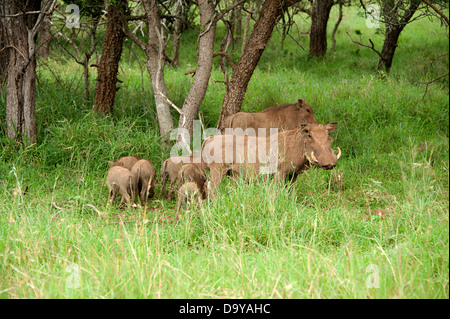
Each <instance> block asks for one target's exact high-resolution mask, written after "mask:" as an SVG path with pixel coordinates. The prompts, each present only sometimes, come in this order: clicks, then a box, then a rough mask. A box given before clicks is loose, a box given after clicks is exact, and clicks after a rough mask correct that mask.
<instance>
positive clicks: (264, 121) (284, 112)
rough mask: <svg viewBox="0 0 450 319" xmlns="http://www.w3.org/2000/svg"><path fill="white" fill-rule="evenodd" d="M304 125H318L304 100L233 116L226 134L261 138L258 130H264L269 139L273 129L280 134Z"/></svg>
mask: <svg viewBox="0 0 450 319" xmlns="http://www.w3.org/2000/svg"><path fill="white" fill-rule="evenodd" d="M302 124H317V120H316V118H315V117H314V113H313V109H312V107H311V105H308V104H306V102H305V99H304V98H303V99H301V100H298V101H297V103H293V104H281V105H277V106H273V107H269V108H267V109H265V110H263V111H261V112H257V113H249V112H238V113H236V114H233V115H231V116H229V117H228V118H227V119H226V121H225V134H236V135H256V136H261V134H259V133H258V129H264V131H265V134H266V137H269V136H270V134H271V133H270V129H271V128H276V129H278V132H280V131H287V130H293V129H296V128H300V127H301V125H302ZM227 128H229V129H233V132H230V133H228V130H227ZM239 129H242V131H241V130H239ZM261 137H264V136H261Z"/></svg>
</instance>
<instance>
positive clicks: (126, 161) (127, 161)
mask: <svg viewBox="0 0 450 319" xmlns="http://www.w3.org/2000/svg"><path fill="white" fill-rule="evenodd" d="M138 160H139V158H137V157H136V156H124V157H121V158H119V159H118V160H117V161H115V162H113V161H109V162H108V164H109V167H113V166H122V167H125V168H128V169H129V170H130V171H131V168H132V167H133V165H134V164H135V163H136V162H137V161H138Z"/></svg>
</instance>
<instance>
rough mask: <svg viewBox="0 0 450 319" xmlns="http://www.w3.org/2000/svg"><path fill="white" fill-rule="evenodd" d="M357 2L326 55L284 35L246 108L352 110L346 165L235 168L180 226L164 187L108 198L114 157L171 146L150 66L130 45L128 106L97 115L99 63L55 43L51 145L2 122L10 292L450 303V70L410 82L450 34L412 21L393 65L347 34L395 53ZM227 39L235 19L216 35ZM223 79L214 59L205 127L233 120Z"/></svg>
mask: <svg viewBox="0 0 450 319" xmlns="http://www.w3.org/2000/svg"><path fill="white" fill-rule="evenodd" d="M334 10H335V9H333V12H332V17H331V20H332V21H334V20H333V19H335V18H336V12H335V11H334ZM344 14H345V15H344V19H343V21H342V25H341V27H340V29H339V32H338V34H337V46H336V50H335V52H333V53H329V54H328V55H327V56H326V57H325V58H323V59H312V58H310V57H308V56H307V53H306V52H304V51H302V50H301V49H300V48H299V47H298V46H297V45H296V44H295V42H294V41H292V40H289V38H287V40H286V42H285V50H284V51H283V52H280V38H279V35H278V34H277V33H276V32H274V34H273V36H272V39H271V40H270V43H269V45H268V47H267V48H266V51H265V52H264V54H263V56H262V58H261V61H260V63H259V64H258V67H257V69H256V70H255V73H254V75H253V77H252V80H251V81H250V84H249V87H248V91H247V94H246V99H245V101H244V104H243V110H245V111H259V110H261V109H264V108H265V107H268V106H272V105H274V104H278V103H290V102H294V101H296V100H297V99H299V98H302V97H305V98H306V101H307V103H309V104H310V105H312V106H313V108H314V112H315V116H316V118H317V120H318V121H319V122H320V123H328V122H332V121H336V122H339V124H338V126H337V131H336V132H335V133H333V134H332V135H333V137H334V138H335V140H334V142H333V145H334V146H339V147H340V148H341V149H342V152H343V155H342V158H341V159H340V160H339V162H338V165H337V167H336V168H335V169H334V170H332V171H323V170H320V169H317V168H313V169H310V170H309V171H307V172H305V173H304V174H302V175H301V176H299V178H298V179H297V181H296V182H295V183H294V184H293V185H291V186H290V187H280V186H279V185H277V184H276V183H275V182H274V181H271V180H268V181H260V180H253V181H250V182H244V181H241V180H238V181H235V180H232V179H228V178H225V179H224V180H223V182H222V183H221V185H220V187H219V192H218V196H217V200H216V201H214V202H213V201H211V200H206V201H205V202H204V203H203V205H202V206H201V207H199V208H195V207H194V208H191V209H190V210H189V211H188V212H183V218H182V220H181V221H180V222H179V223H178V224H177V225H176V226H175V225H174V224H173V218H174V214H175V201H166V200H162V199H161V198H160V196H159V194H160V185H158V187H157V191H156V197H155V199H154V200H153V201H151V202H150V203H149V207H148V209H147V210H145V209H143V208H131V209H124V208H117V207H116V205H117V204H118V201H116V202H115V203H114V205H112V206H108V205H107V194H108V190H107V187H106V185H105V175H106V172H107V170H108V164H107V162H108V160H113V159H117V158H119V157H120V156H123V155H138V156H140V157H143V158H148V159H150V160H151V161H152V163H153V164H154V166H155V168H156V169H157V170H158V171H159V169H160V166H161V163H162V161H163V160H164V159H165V158H166V157H167V156H169V151H170V143H169V144H168V145H166V144H164V143H162V141H161V139H160V137H159V134H158V125H157V119H156V112H155V109H154V102H153V98H152V92H151V85H150V81H149V77H148V73H147V71H146V69H145V67H144V65H142V62H143V60H141V61H140V62H139V61H133V62H132V63H131V65H129V64H128V61H129V59H128V58H129V46H126V47H125V50H124V55H123V60H122V63H121V67H120V71H119V78H120V79H121V80H122V81H123V83H122V84H121V88H120V89H119V91H118V92H117V96H116V105H115V109H114V113H113V115H110V116H106V117H104V116H97V115H94V114H93V113H92V112H91V106H92V96H91V97H90V98H89V99H88V100H85V99H84V97H83V85H82V79H81V75H82V70H81V69H80V67H79V66H78V65H76V64H75V63H73V62H70V60H67V61H66V60H65V59H63V58H62V57H61V56H62V52H59V51H58V47H57V46H56V47H54V50H55V51H54V56H53V57H51V58H50V60H49V61H48V62H47V63H48V65H49V66H50V67H51V71H50V68H49V67H46V66H45V65H43V64H40V65H39V81H38V86H37V87H38V92H37V94H38V96H37V107H36V109H37V112H36V114H37V120H38V142H37V143H36V144H35V145H31V146H29V147H23V146H20V145H16V144H15V143H14V142H11V141H9V140H8V139H7V138H6V137H5V133H4V131H0V144H1V147H0V156H1V158H0V239H1V240H0V296H1V297H3V298H448V297H449V288H448V285H449V279H448V278H449V272H448V269H449V253H448V252H449V245H448V238H449V233H448V230H449V226H448V216H449V215H448V211H449V201H448V198H449V197H448V196H449V195H448V187H449V175H448V169H449V165H448V163H449V155H448V151H449V148H448V136H449V132H448V124H449V119H448V114H449V111H448V110H449V109H448V106H449V98H448V79H443V80H441V81H438V82H436V83H435V84H434V85H432V86H430V87H429V89H428V92H427V94H426V95H425V96H424V93H425V88H424V87H423V86H420V85H413V84H411V83H412V82H417V81H424V80H430V79H432V78H435V77H437V76H438V75H441V74H442V73H443V72H445V70H447V72H448V59H439V60H437V61H435V62H434V63H433V64H432V63H431V62H432V61H433V60H434V59H436V58H437V57H438V56H439V55H441V54H443V53H445V52H448V41H447V38H446V31H445V30H444V29H442V28H441V27H440V25H439V23H438V22H437V21H434V20H433V21H429V20H420V21H417V22H415V23H414V24H411V25H409V26H407V28H406V29H405V31H404V33H402V35H401V41H400V43H399V47H398V49H397V52H396V57H395V59H394V64H393V68H392V71H391V74H390V75H388V76H380V75H378V74H377V73H376V64H377V56H376V55H375V54H374V53H373V52H371V51H370V50H368V49H367V50H365V49H364V48H359V47H357V46H356V45H355V44H353V43H352V42H351V41H350V40H349V38H348V36H347V34H346V31H348V32H349V33H351V34H352V36H353V34H355V30H360V31H361V33H362V36H361V37H362V38H361V41H363V40H367V39H368V38H369V37H370V38H372V39H373V40H374V42H375V45H377V46H378V47H379V46H380V45H381V43H382V35H381V34H377V33H376V30H371V29H367V28H366V27H365V24H364V19H363V18H362V17H361V16H359V15H357V14H356V12H355V10H346V11H344ZM300 23H302V22H301V20H300ZM304 27H307V26H306V24H305V25H304ZM223 34H224V30H223V29H222V27H221V26H219V30H218V35H217V39H216V40H217V43H220V40H221V36H223ZM195 38H196V34H195V32H194V31H188V32H187V33H185V34H183V37H182V47H181V50H182V51H181V56H180V60H181V66H180V67H178V68H171V67H167V68H166V70H165V78H166V82H167V87H168V96H169V98H170V99H171V100H172V101H174V102H175V103H176V104H177V105H181V104H182V102H183V100H184V97H185V96H186V95H187V93H188V91H189V89H190V85H191V83H192V78H191V77H190V76H185V75H184V72H185V71H187V70H190V69H193V68H195V63H196V62H195V58H196V57H195ZM299 40H300V42H301V43H302V44H303V45H304V46H305V47H306V48H307V44H308V41H307V38H306V36H305V37H304V38H301V39H299ZM239 49H240V48H239V46H237V47H236V51H234V52H230V54H231V57H232V59H234V60H235V61H236V60H237V59H238V57H239V52H240V50H239ZM59 50H60V49H59ZM135 50H136V49H135ZM169 50H170V47H169ZM136 53H137V55H138V56H139V57H140V58H141V59H143V55H142V53H140V52H138V51H136ZM55 76H57V77H58V79H56V78H55ZM142 76H143V78H142ZM95 77H96V75H95V71H93V74H92V82H91V91H92V90H93V89H94V88H95V81H94V79H95ZM222 79H223V74H222V73H221V72H220V68H219V65H218V61H214V67H213V72H212V75H211V80H210V83H209V89H208V92H207V94H206V97H205V100H204V102H203V104H202V106H201V108H200V112H201V113H202V115H203V119H204V122H205V125H206V127H214V126H215V124H216V122H217V118H218V116H219V114H220V107H221V102H222V99H223V95H224V87H223V84H221V83H216V82H215V80H218V81H220V80H222ZM4 99H5V97H4V94H2V95H0V116H1V117H0V118H2V119H4V115H5V100H4ZM173 115H174V118H175V120H177V114H176V112H175V111H174V112H173ZM2 121H3V120H2ZM2 123H3V122H2ZM158 182H160V177H159V174H158ZM23 192H25V193H24V194H23ZM377 210H383V212H385V213H386V215H383V216H378V215H374V212H376V211H377ZM376 275H377V276H378V277H377V278H378V281H372V279H373V278H375V277H374V276H376ZM371 283H378V285H376V286H375V287H373V285H372V286H371V285H370V284H371Z"/></svg>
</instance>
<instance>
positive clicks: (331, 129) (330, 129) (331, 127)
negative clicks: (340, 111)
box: [325, 122, 338, 133]
mask: <svg viewBox="0 0 450 319" xmlns="http://www.w3.org/2000/svg"><path fill="white" fill-rule="evenodd" d="M337 125H338V123H337V122H333V123H328V124H327V125H325V128H326V129H327V130H328V133H331V132H334V130H335V129H336V126H337Z"/></svg>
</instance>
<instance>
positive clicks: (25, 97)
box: [0, 0, 41, 144]
mask: <svg viewBox="0 0 450 319" xmlns="http://www.w3.org/2000/svg"><path fill="white" fill-rule="evenodd" d="M40 5H41V4H40V1H34V2H32V3H31V4H30V5H29V6H26V7H24V6H22V5H20V4H18V2H16V1H14V0H9V1H4V2H3V3H2V4H1V5H0V15H5V16H9V15H17V14H18V13H21V12H23V11H25V12H26V11H36V10H39V8H40ZM37 16H38V15H37V14H27V15H25V14H23V15H19V16H15V17H2V18H1V19H0V23H1V28H2V30H3V32H4V33H3V36H4V44H5V47H7V52H8V54H9V56H8V60H9V64H8V67H7V84H6V133H7V136H8V137H9V138H11V139H14V140H16V141H17V142H26V143H27V144H33V143H35V142H36V139H37V130H36V117H35V103H36V57H35V51H36V42H35V41H36V30H37V26H36V25H35V23H36V20H37Z"/></svg>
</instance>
